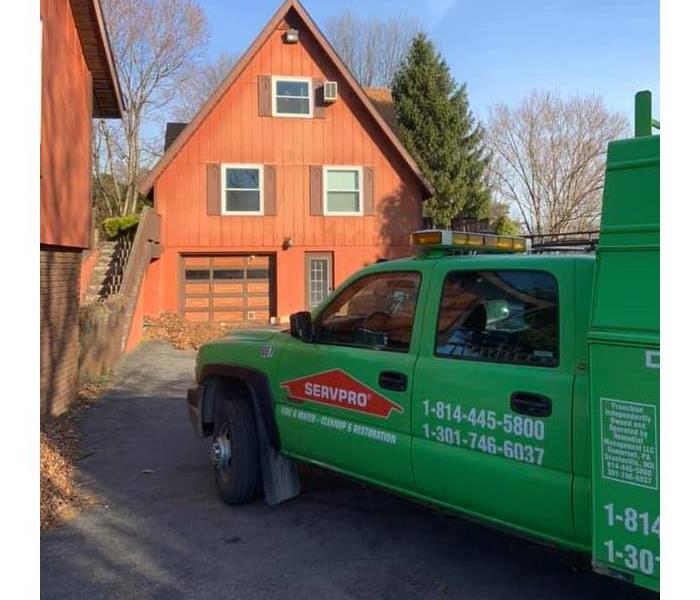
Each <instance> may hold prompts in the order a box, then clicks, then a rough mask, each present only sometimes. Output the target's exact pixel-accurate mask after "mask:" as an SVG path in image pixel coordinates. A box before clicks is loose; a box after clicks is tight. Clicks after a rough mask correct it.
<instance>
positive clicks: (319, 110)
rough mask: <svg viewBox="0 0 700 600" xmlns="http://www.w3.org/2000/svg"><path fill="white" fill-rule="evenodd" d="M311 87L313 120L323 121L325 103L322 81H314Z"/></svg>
mask: <svg viewBox="0 0 700 600" xmlns="http://www.w3.org/2000/svg"><path fill="white" fill-rule="evenodd" d="M312 87H313V88H314V93H313V100H314V119H325V118H326V103H325V102H324V101H323V79H314V80H313V85H312Z"/></svg>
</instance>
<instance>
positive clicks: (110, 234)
mask: <svg viewBox="0 0 700 600" xmlns="http://www.w3.org/2000/svg"><path fill="white" fill-rule="evenodd" d="M138 223H139V215H126V216H125V217H109V218H108V219H105V220H104V221H102V231H103V232H104V234H105V236H106V237H107V239H108V240H113V239H115V238H117V237H119V236H120V235H122V234H124V233H126V232H127V231H130V230H132V229H134V228H136V226H137V225H138Z"/></svg>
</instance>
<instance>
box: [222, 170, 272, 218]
mask: <svg viewBox="0 0 700 600" xmlns="http://www.w3.org/2000/svg"><path fill="white" fill-rule="evenodd" d="M221 174H222V179H223V181H222V187H223V191H222V194H221V198H222V202H223V206H222V207H221V214H224V215H261V214H263V204H262V197H263V177H262V166H260V165H222V169H221Z"/></svg>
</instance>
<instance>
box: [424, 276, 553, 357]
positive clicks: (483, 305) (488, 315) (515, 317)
mask: <svg viewBox="0 0 700 600" xmlns="http://www.w3.org/2000/svg"><path fill="white" fill-rule="evenodd" d="M435 355H436V356H439V357H444V358H455V359H463V360H477V361H488V362H499V363H511V364H522V365H532V366H541V367H556V366H557V364H558V363H559V308H558V292H557V283H556V280H555V279H554V277H553V276H552V275H550V274H549V273H544V272H541V271H454V272H452V273H449V274H448V275H447V277H446V278H445V283H444V285H443V289H442V297H441V300H440V312H439V315H438V324H437V334H436V341H435Z"/></svg>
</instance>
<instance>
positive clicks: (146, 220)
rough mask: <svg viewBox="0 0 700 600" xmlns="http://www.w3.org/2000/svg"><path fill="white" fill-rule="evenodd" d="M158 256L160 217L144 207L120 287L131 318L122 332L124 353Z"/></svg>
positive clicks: (127, 312)
mask: <svg viewBox="0 0 700 600" xmlns="http://www.w3.org/2000/svg"><path fill="white" fill-rule="evenodd" d="M158 256H160V215H159V214H158V213H157V212H156V211H155V210H153V209H152V208H150V207H148V206H144V207H143V210H142V211H141V217H140V219H139V224H138V228H137V229H136V234H135V235H134V240H133V242H132V244H131V252H129V260H128V261H127V263H126V267H125V269H124V275H123V277H122V282H121V286H120V287H119V294H120V295H121V296H122V298H124V299H125V300H126V305H127V306H126V314H127V315H128V316H129V318H128V319H127V322H126V323H124V327H123V331H122V332H121V333H122V339H121V346H122V351H123V350H124V348H125V346H126V341H127V338H128V336H129V329H130V327H131V318H132V317H133V312H134V307H135V305H136V300H137V299H138V295H139V291H140V289H141V281H142V279H143V275H144V273H145V271H146V268H147V267H148V264H149V263H150V262H151V260H152V259H153V258H157V257H158Z"/></svg>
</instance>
